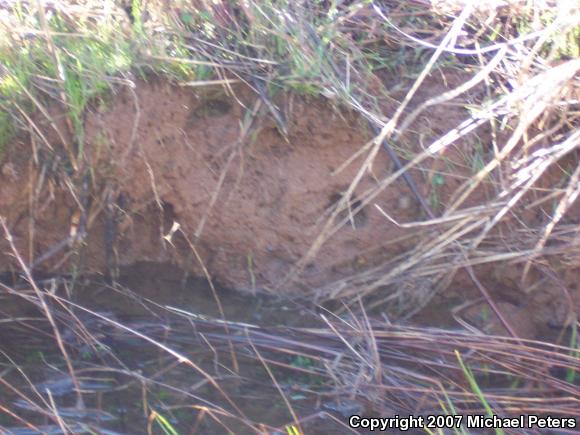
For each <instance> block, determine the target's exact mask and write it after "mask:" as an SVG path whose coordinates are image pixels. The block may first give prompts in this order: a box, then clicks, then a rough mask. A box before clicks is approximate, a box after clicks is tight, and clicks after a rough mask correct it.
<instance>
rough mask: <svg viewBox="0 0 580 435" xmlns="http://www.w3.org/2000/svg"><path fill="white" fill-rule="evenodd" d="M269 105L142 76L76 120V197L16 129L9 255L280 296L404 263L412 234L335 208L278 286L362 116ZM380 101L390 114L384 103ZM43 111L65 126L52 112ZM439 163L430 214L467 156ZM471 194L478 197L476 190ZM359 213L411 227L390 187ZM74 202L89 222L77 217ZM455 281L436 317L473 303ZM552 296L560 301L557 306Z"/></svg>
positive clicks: (436, 86)
mask: <svg viewBox="0 0 580 435" xmlns="http://www.w3.org/2000/svg"><path fill="white" fill-rule="evenodd" d="M454 80H455V81H456V82H457V83H460V82H461V78H460V77H455V76H453V75H450V76H449V77H447V76H445V77H443V76H442V77H438V78H435V79H434V80H433V85H432V86H428V87H425V89H427V90H428V91H421V93H420V94H419V95H418V97H417V98H418V101H424V100H426V99H428V98H429V97H430V96H434V95H438V94H440V93H441V92H443V91H444V90H445V89H446V86H447V87H452V86H453V85H454ZM443 83H445V85H444V84H443ZM275 103H276V104H277V107H278V108H279V109H280V113H281V115H280V118H279V119H278V120H276V119H275V117H273V116H271V113H269V111H268V108H267V105H266V104H265V102H264V101H263V100H262V99H261V98H260V97H259V96H257V94H256V93H255V92H252V91H251V90H249V89H247V88H245V87H242V86H237V87H235V88H233V89H230V91H229V92H227V91H225V90H224V89H222V88H221V87H220V88H215V89H209V90H208V89H206V90H204V91H198V90H192V89H190V88H187V87H178V86H174V85H171V84H169V83H168V82H165V81H158V80H151V81H149V82H147V83H146V82H138V83H137V86H136V87H135V88H134V89H133V88H122V89H120V90H119V91H118V93H117V94H115V95H114V96H111V97H109V98H107V99H104V100H101V101H99V102H97V103H95V104H94V105H93V107H92V108H91V110H90V111H89V112H88V113H87V114H86V119H85V130H84V133H85V142H84V143H85V145H84V152H85V154H86V156H87V161H88V162H90V165H91V170H90V171H85V172H86V174H87V175H86V176H85V180H84V183H85V185H86V189H85V191H84V192H85V193H84V194H83V190H82V189H81V192H80V193H79V192H78V191H74V190H73V189H71V186H70V184H69V183H68V181H67V180H66V179H65V177H62V176H59V174H58V173H57V172H56V171H55V168H56V167H57V166H58V165H59V164H60V163H59V161H58V158H57V159H55V158H54V157H50V158H49V157H47V154H45V153H43V152H42V151H38V144H37V143H36V142H35V141H36V140H37V139H35V140H34V141H32V142H31V141H30V139H28V138H25V137H24V136H23V137H22V139H21V140H20V142H18V143H15V144H14V145H13V146H12V147H11V149H10V150H9V152H8V153H6V156H5V158H4V162H3V164H2V171H1V174H0V178H1V182H0V209H1V210H2V214H3V215H6V216H7V218H8V220H7V221H8V224H9V228H10V231H11V233H12V235H13V237H14V240H15V242H16V246H17V248H18V250H19V252H20V253H21V255H22V257H23V258H24V259H25V261H26V262H28V263H29V264H34V266H35V270H36V271H38V272H44V273H54V272H58V273H74V272H75V271H79V270H82V271H88V272H98V273H103V274H113V275H114V273H115V270H116V269H117V268H118V267H120V266H124V265H131V264H134V263H136V262H142V261H150V262H151V261H152V262H173V263H175V264H177V265H179V266H180V267H181V268H182V269H183V270H185V271H188V272H189V273H191V274H193V275H196V276H210V277H211V278H212V279H213V280H214V281H215V282H217V283H218V284H220V285H222V286H225V287H230V288H236V289H240V290H246V291H251V292H256V291H272V292H285V293H289V294H296V292H299V294H300V292H304V291H306V292H312V291H313V290H315V289H317V288H318V287H320V286H323V285H327V284H328V283H329V282H337V281H339V280H340V279H342V278H346V277H349V276H351V275H353V274H355V273H362V272H364V271H366V270H371V269H372V268H373V267H374V266H377V265H379V264H385V262H386V261H387V262H388V261H389V260H391V259H393V261H395V260H396V259H397V258H399V259H401V258H404V255H405V253H407V252H408V251H409V250H410V249H411V248H412V247H414V246H415V245H416V244H417V243H419V242H420V241H421V240H422V239H421V237H422V236H424V235H425V233H423V232H420V231H418V230H417V229H416V228H410V229H404V228H402V227H399V226H397V225H395V224H394V223H393V222H390V221H389V220H388V219H386V218H385V217H384V216H383V215H382V214H381V213H380V212H379V211H378V209H377V208H375V207H373V206H370V205H369V206H367V207H365V208H363V209H362V210H361V211H360V212H359V213H358V214H356V215H354V214H353V215H351V213H349V210H348V209H345V210H343V211H341V212H340V213H339V214H338V216H337V221H340V220H344V219H346V224H345V225H344V226H343V227H342V228H341V229H340V230H339V231H338V232H336V233H335V234H334V235H333V236H332V237H330V239H329V240H327V241H326V242H325V243H324V244H323V245H322V247H321V249H320V250H319V252H318V253H317V255H316V256H315V257H314V258H312V259H310V260H309V261H308V262H306V264H305V265H304V268H303V269H301V270H300V272H299V273H298V274H297V275H295V276H293V277H292V278H293V279H289V280H285V279H284V278H285V277H287V276H288V274H289V273H290V272H291V271H292V270H293V267H294V266H295V265H296V264H297V263H298V262H299V261H301V260H302V259H303V258H304V256H305V254H306V253H307V252H308V251H309V249H310V248H311V247H312V245H313V244H314V243H315V242H316V241H317V238H318V237H319V235H320V232H321V230H322V228H323V227H324V224H325V222H326V221H327V219H328V216H330V213H331V212H332V210H333V209H334V206H336V204H337V203H339V202H340V200H341V198H342V196H343V194H344V192H345V191H346V189H347V188H348V186H349V184H350V183H351V181H352V180H353V179H354V178H355V177H356V176H357V174H358V173H359V170H360V167H361V165H362V162H363V158H364V157H365V156H366V155H365V154H363V155H361V156H358V157H357V158H354V159H353V156H356V152H357V150H359V149H360V148H361V147H363V146H364V145H365V144H366V143H367V142H368V141H369V139H371V138H372V134H371V132H370V130H369V128H368V126H367V124H366V123H365V122H364V121H363V120H362V119H361V118H360V117H359V116H355V115H354V114H353V113H350V112H349V111H347V110H345V109H340V108H337V107H333V106H332V105H331V104H329V103H328V102H327V101H323V100H321V99H316V98H308V97H298V96H291V95H280V96H279V97H278V98H276V99H275ZM383 104H384V107H385V112H386V113H388V111H389V108H388V98H385V99H384V101H383ZM52 113H53V116H54V121H55V123H56V124H57V125H60V126H61V128H62V130H63V131H66V123H65V122H64V120H63V116H62V115H61V114H60V112H59V110H58V109H57V108H54V109H53V110H52ZM466 114H467V110H466V109H465V108H464V106H462V105H457V104H455V105H449V106H442V107H437V108H433V109H432V110H430V111H429V112H428V113H426V114H425V116H426V117H425V124H424V126H423V127H420V128H419V129H418V130H417V131H415V132H414V133H413V134H412V135H410V136H408V137H406V138H405V140H406V142H405V143H404V145H405V146H408V147H410V149H413V148H415V149H416V150H417V149H419V148H420V147H421V146H423V145H424V144H425V143H429V141H430V140H432V139H433V138H435V137H438V135H440V134H441V133H444V132H446V131H449V130H452V128H453V127H454V126H455V125H457V123H458V122H460V121H461V120H462V119H463V118H464V117H465V116H466ZM254 115H255V117H254ZM285 122H287V123H288V125H287V134H285V133H284V131H283V130H285V129H286V126H285V125H284V123H285ZM38 125H40V126H41V129H42V131H44V132H45V133H44V134H45V135H46V138H47V140H48V141H49V142H51V141H58V139H57V137H56V135H55V133H54V130H53V129H51V128H50V125H49V123H48V122H47V121H46V120H44V121H41V120H39V121H38ZM479 134H480V136H478V137H475V138H467V139H465V140H467V141H469V140H472V141H474V142H473V143H475V141H481V137H482V136H481V135H482V134H483V135H485V134H486V132H485V131H484V132H480V133H479ZM29 156H33V157H32V158H31V157H29ZM445 157H446V159H447V160H445V159H442V160H439V161H436V163H435V164H434V166H433V167H432V168H430V169H429V170H426V171H425V173H422V172H419V171H416V170H415V171H411V174H412V175H413V177H414V178H415V180H416V182H417V184H418V186H419V190H420V191H421V194H422V195H424V196H425V198H430V199H431V204H432V205H434V206H437V204H444V203H445V202H446V201H447V200H448V198H449V197H450V196H451V195H452V193H453V192H454V190H455V188H456V187H457V186H458V185H459V184H460V183H461V182H462V181H463V179H465V178H466V175H465V174H461V173H459V172H458V173H455V174H453V173H452V171H451V170H447V172H446V169H445V164H447V163H445V162H449V161H450V160H452V159H455V160H458V159H464V156H462V155H461V154H460V153H458V154H457V155H452V154H449V153H448V155H446V156H445ZM349 161H350V163H349V164H345V163H346V162H349ZM468 170H470V168H469V167H467V166H466V167H465V168H464V169H463V171H468ZM392 171H393V165H392V162H391V161H390V160H389V158H388V157H387V155H386V153H383V152H381V153H379V154H378V155H377V156H376V158H375V160H374V164H373V166H372V170H371V171H365V172H364V173H363V174H362V178H361V181H360V183H359V185H358V187H357V190H356V191H355V192H354V195H353V197H352V198H351V210H352V209H356V207H357V206H358V205H359V204H360V201H359V199H358V195H360V194H361V192H364V191H365V190H368V189H371V188H373V187H376V186H377V185H378V183H379V182H380V180H382V179H384V178H385V177H386V176H387V175H389V174H390V173H391V172H392ZM460 172H461V171H460ZM436 173H443V174H446V177H447V178H446V181H445V183H444V184H442V183H440V182H439V180H440V179H438V178H434V177H437V175H436ZM439 176H440V175H439ZM77 181H78V180H77ZM81 181H82V180H81ZM79 184H81V182H79ZM436 189H437V191H435V190H436ZM83 195H85V197H83ZM478 195H479V197H481V198H483V197H484V196H485V195H486V191H485V189H481V192H480V193H479V194H478ZM478 195H475V196H474V198H477V196H478ZM472 200H473V199H472ZM372 204H373V205H374V204H377V205H379V206H380V207H381V208H382V209H383V210H385V211H387V212H388V213H389V215H390V216H391V217H392V218H393V219H395V220H396V221H399V222H413V221H420V220H423V219H424V211H423V210H421V208H420V207H419V205H418V203H417V200H416V199H415V197H414V196H413V195H412V194H411V193H410V190H409V188H408V187H407V185H405V184H404V182H403V181H401V180H399V181H397V182H395V183H394V184H392V185H391V186H389V187H387V188H386V189H384V190H383V191H382V193H381V194H380V195H378V196H377V197H376V198H375V199H374V201H373V203H372ZM79 205H81V206H83V205H84V208H85V209H86V210H87V211H86V213H84V214H83V213H80V212H79V208H80V207H79ZM79 224H80V225H81V227H83V226H85V227H86V229H87V236H86V237H85V238H84V240H83V241H82V243H76V244H73V246H72V247H73V248H74V249H72V250H69V249H64V248H68V247H69V246H68V245H70V243H69V244H68V245H67V243H66V241H67V240H68V239H67V237H68V238H69V239H70V235H71V234H72V235H74V234H75V232H76V231H78V227H79ZM83 224H84V225H83ZM432 236H433V234H430V237H432ZM69 241H70V240H69ZM61 248H62V249H61ZM2 251H3V255H4V256H3V258H2V262H3V264H5V265H9V264H10V265H12V267H14V261H13V260H14V259H13V258H12V257H11V253H10V252H9V250H8V249H7V246H6V245H5V244H3V245H2ZM4 269H5V270H6V269H7V268H4ZM482 270H483V271H484V274H485V276H484V278H482V279H483V280H484V284H485V285H487V286H488V287H490V288H492V291H493V292H494V294H495V295H496V296H497V295H499V296H500V300H501V301H503V302H505V303H504V305H503V306H502V310H504V311H506V313H508V314H507V315H508V316H511V315H512V314H514V313H519V312H520V311H521V310H522V309H523V310H524V311H525V310H532V311H533V312H534V313H542V314H541V316H540V317H539V318H540V319H541V320H539V324H540V325H546V324H547V323H548V320H552V319H553V318H554V316H555V314H554V311H553V310H552V309H551V308H550V309H547V308H546V304H545V303H544V302H542V301H543V299H542V298H543V297H544V296H542V298H540V299H539V301H538V302H534V301H531V299H529V298H526V305H525V307H523V308H522V307H521V306H520V305H521V304H520V303H519V298H520V296H518V295H520V294H521V293H520V291H519V290H518V288H517V284H516V281H517V280H516V279H514V280H513V281H510V280H509V279H506V278H509V276H508V275H514V273H516V274H519V273H520V271H518V272H514V270H511V269H510V270H506V269H505V268H504V269H501V268H496V267H492V268H486V269H482ZM501 270H503V272H501ZM498 271H499V272H498ZM459 287H460V291H458V292H455V293H453V292H452V293H451V294H450V295H448V296H444V298H450V299H443V301H442V304H443V305H445V306H447V307H448V308H449V307H450V306H452V305H454V304H459V303H461V302H463V301H465V300H468V299H471V298H474V297H479V296H480V294H479V293H478V292H477V291H476V290H475V287H474V285H473V282H471V281H470V280H469V279H468V278H466V277H465V276H461V275H460V276H458V278H456V284H455V288H456V289H458V288H459ZM411 290H412V291H414V290H413V289H411ZM412 291H411V293H412ZM427 292H428V291H427ZM560 293H561V292H559V291H558V297H557V300H559V301H561V302H562V303H565V304H566V305H569V302H567V301H568V299H566V298H567V296H563V295H562V294H560ZM577 293H578V292H577V291H575V292H574V295H573V297H574V298H575V299H574V300H577V299H578V298H577ZM310 294H312V293H310ZM550 297H551V298H552V299H553V295H552V296H550ZM564 299H566V300H564ZM534 304H535V305H534ZM556 305H557V306H561V305H562V304H560V303H557V304H556ZM533 306H534V307H535V308H532V307H533ZM555 309H556V308H555ZM557 309H559V308H557ZM472 311H473V313H474V314H472V315H471V318H473V317H474V316H476V317H477V316H479V315H481V308H476V309H475V310H473V309H472ZM446 312H447V311H446ZM514 315H515V314H514ZM518 315H519V314H518ZM562 316H564V317H566V314H561V315H560V317H562ZM562 322H563V320H562V321H559V323H562ZM532 323H534V322H532ZM536 326H537V325H535V323H534V324H533V325H531V326H529V327H528V326H525V327H523V328H524V329H526V330H525V331H523V332H522V334H523V335H526V336H534V335H535V334H536V332H537V331H536ZM500 329H501V328H500Z"/></svg>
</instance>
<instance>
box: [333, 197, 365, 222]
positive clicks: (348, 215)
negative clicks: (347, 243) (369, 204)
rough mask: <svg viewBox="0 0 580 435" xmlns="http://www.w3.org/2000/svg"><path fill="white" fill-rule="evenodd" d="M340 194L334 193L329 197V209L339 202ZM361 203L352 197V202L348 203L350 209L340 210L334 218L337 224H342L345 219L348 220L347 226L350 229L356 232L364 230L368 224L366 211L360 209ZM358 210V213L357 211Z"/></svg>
mask: <svg viewBox="0 0 580 435" xmlns="http://www.w3.org/2000/svg"><path fill="white" fill-rule="evenodd" d="M342 196H343V194H342V193H334V194H333V195H331V196H330V201H329V202H330V204H329V207H331V208H334V207H336V206H337V205H338V203H339V202H340V200H341V199H342ZM361 205H362V202H361V201H360V200H358V199H356V197H353V200H352V201H351V203H350V207H348V208H346V209H344V210H341V211H340V213H338V215H337V216H336V221H337V222H342V221H343V220H345V219H348V223H347V225H348V226H349V227H350V228H354V229H356V230H358V229H361V228H364V227H365V226H366V225H367V223H368V216H367V212H366V210H365V209H364V208H363V209H360V207H361ZM359 209H360V210H359ZM357 210H358V211H357Z"/></svg>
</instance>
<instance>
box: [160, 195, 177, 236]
mask: <svg viewBox="0 0 580 435" xmlns="http://www.w3.org/2000/svg"><path fill="white" fill-rule="evenodd" d="M161 208H162V211H163V231H164V232H167V231H169V230H170V229H171V227H172V226H173V221H175V218H176V215H175V209H174V207H173V204H171V203H170V202H165V201H162V202H161Z"/></svg>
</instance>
